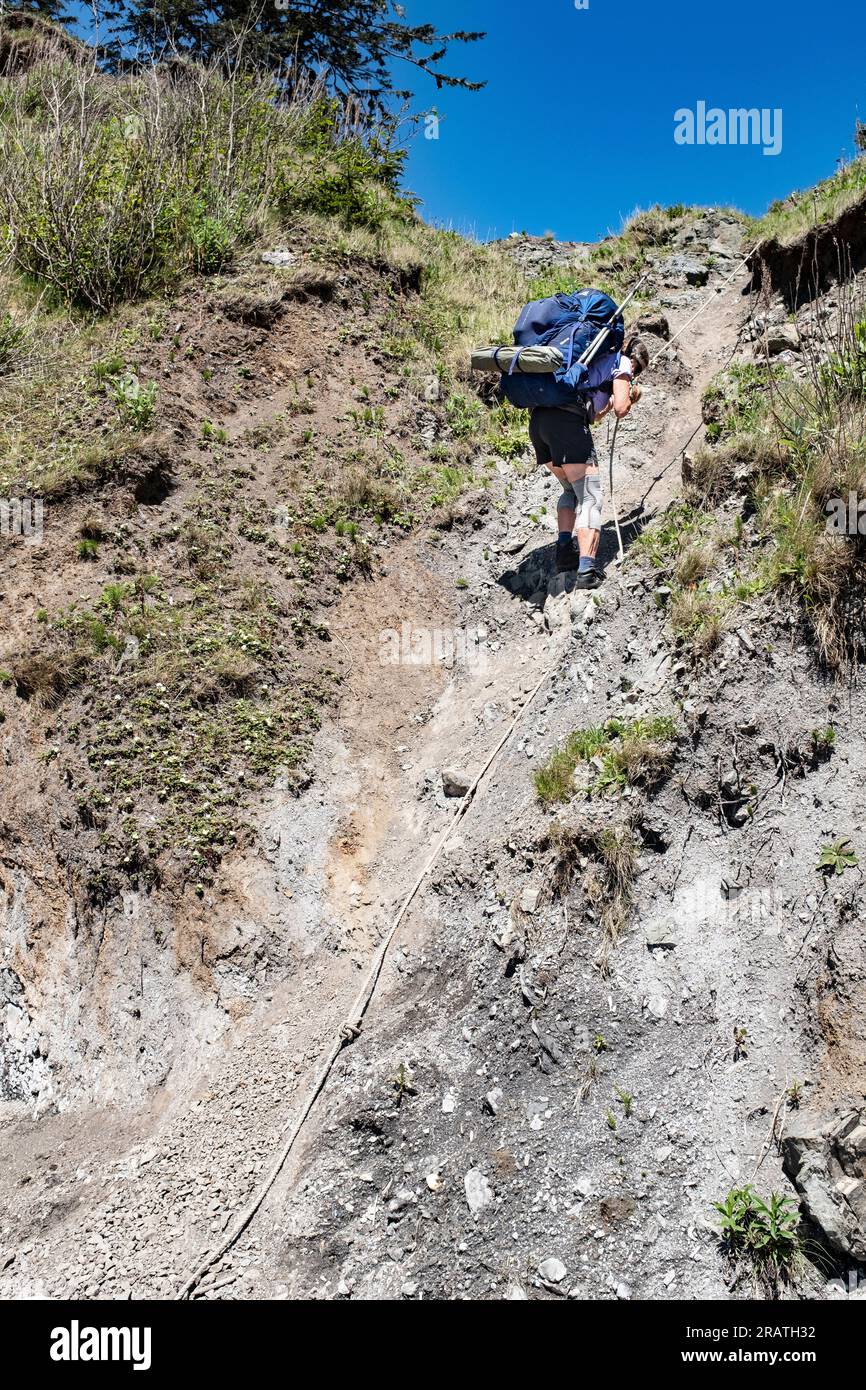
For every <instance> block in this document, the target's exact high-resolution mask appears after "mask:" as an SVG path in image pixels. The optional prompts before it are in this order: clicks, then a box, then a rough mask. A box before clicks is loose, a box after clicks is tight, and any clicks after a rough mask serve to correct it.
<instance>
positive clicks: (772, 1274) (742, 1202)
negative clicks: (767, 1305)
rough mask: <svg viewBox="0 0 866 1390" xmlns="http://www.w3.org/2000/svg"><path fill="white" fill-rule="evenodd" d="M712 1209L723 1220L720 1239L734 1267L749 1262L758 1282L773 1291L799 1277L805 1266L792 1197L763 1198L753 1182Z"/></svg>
mask: <svg viewBox="0 0 866 1390" xmlns="http://www.w3.org/2000/svg"><path fill="white" fill-rule="evenodd" d="M713 1206H714V1208H715V1210H716V1211H717V1212H718V1213H719V1215H720V1216H721V1218H722V1221H721V1237H722V1241H723V1244H724V1246H725V1248H726V1251H727V1253H728V1255H729V1257H730V1259H731V1260H732V1261H733V1262H734V1263H735V1264H738V1265H739V1264H741V1263H744V1262H745V1263H748V1264H749V1265H750V1266H751V1268H752V1272H753V1274H754V1276H755V1279H756V1281H757V1282H758V1283H760V1284H763V1285H764V1286H765V1287H766V1288H768V1289H769V1290H770V1291H771V1292H773V1293H775V1292H777V1290H778V1287H779V1284H780V1283H781V1282H789V1281H790V1280H792V1279H794V1278H796V1276H797V1274H798V1273H799V1271H800V1269H801V1267H802V1264H803V1242H802V1240H801V1238H800V1235H799V1233H798V1229H797V1228H798V1226H799V1213H798V1211H797V1208H796V1205H795V1203H794V1202H793V1201H792V1199H791V1198H790V1197H783V1196H782V1195H781V1194H780V1193H778V1192H773V1193H771V1195H770V1198H769V1200H768V1201H766V1202H765V1201H763V1199H762V1198H760V1197H759V1196H758V1195H757V1194H756V1192H755V1190H754V1188H753V1187H752V1184H751V1183H747V1184H746V1186H745V1187H739V1188H732V1189H731V1191H730V1192H729V1193H728V1194H727V1196H726V1197H725V1199H724V1201H722V1202H714V1203H713Z"/></svg>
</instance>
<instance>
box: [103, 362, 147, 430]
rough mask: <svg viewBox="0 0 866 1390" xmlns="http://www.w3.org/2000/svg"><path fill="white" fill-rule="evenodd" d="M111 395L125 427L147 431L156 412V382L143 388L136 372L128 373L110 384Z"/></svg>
mask: <svg viewBox="0 0 866 1390" xmlns="http://www.w3.org/2000/svg"><path fill="white" fill-rule="evenodd" d="M108 389H109V393H110V395H111V399H112V400H113V401H114V404H115V405H116V406H117V412H118V414H119V416H120V418H121V420H122V421H123V423H124V424H125V425H130V426H131V427H132V428H133V429H138V430H143V429H147V426H148V425H149V424H150V422H151V420H152V419H153V414H154V411H155V410H156V382H155V381H152V382H150V384H149V385H148V386H142V384H141V382H140V381H139V379H138V377H137V376H136V375H135V373H134V372H126V373H125V374H124V375H123V376H121V377H117V378H116V379H115V380H112V381H111V382H110V383H109V388H108Z"/></svg>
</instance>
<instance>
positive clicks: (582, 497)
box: [574, 473, 602, 531]
mask: <svg viewBox="0 0 866 1390" xmlns="http://www.w3.org/2000/svg"><path fill="white" fill-rule="evenodd" d="M574 488H575V491H577V489H578V488H579V489H580V492H579V493H578V507H577V524H578V526H585V527H587V528H588V529H589V530H591V531H600V530H601V500H602V494H601V477H600V475H599V474H598V473H587V475H586V477H584V478H583V479H582V480H581V481H580V482H579V483H575V484H574Z"/></svg>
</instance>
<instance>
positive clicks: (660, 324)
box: [634, 312, 671, 339]
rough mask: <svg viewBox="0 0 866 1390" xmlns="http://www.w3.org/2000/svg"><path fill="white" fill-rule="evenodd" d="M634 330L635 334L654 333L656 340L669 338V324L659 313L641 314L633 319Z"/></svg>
mask: <svg viewBox="0 0 866 1390" xmlns="http://www.w3.org/2000/svg"><path fill="white" fill-rule="evenodd" d="M634 330H635V332H636V333H638V334H640V333H654V334H655V336H656V337H657V338H665V339H667V338H669V337H670V336H671V329H670V324H669V323H668V321H667V319H666V318H665V316H664V314H661V313H658V312H656V313H650V314H641V315H640V317H639V318H637V319H635V324H634Z"/></svg>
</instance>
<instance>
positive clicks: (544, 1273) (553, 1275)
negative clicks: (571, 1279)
mask: <svg viewBox="0 0 866 1390" xmlns="http://www.w3.org/2000/svg"><path fill="white" fill-rule="evenodd" d="M538 1272H539V1274H540V1275H541V1277H542V1279H543V1280H544V1282H545V1283H546V1284H561V1283H562V1281H563V1279H564V1278H565V1276H566V1274H567V1273H568V1270H567V1269H566V1268H565V1265H564V1264H563V1263H562V1260H557V1259H555V1258H551V1259H549V1260H542V1261H541V1264H540V1265H539V1266H538Z"/></svg>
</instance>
